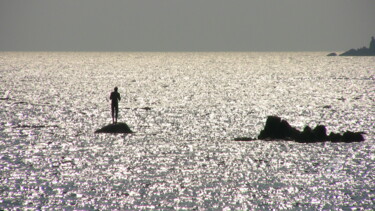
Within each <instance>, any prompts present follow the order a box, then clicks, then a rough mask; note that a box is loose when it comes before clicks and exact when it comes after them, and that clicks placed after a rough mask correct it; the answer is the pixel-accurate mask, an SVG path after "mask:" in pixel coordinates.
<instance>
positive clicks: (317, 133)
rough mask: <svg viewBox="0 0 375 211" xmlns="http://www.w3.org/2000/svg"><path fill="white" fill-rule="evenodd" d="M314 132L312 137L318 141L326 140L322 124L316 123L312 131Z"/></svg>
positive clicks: (325, 132)
mask: <svg viewBox="0 0 375 211" xmlns="http://www.w3.org/2000/svg"><path fill="white" fill-rule="evenodd" d="M312 132H313V134H314V137H315V139H316V140H318V141H325V140H327V129H326V126H324V125H318V126H316V127H315V128H314V130H313V131H312Z"/></svg>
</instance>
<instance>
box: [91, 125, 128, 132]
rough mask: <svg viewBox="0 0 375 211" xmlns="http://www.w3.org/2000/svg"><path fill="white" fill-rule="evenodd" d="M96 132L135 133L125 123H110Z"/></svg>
mask: <svg viewBox="0 0 375 211" xmlns="http://www.w3.org/2000/svg"><path fill="white" fill-rule="evenodd" d="M95 133H133V131H132V130H131V129H130V128H129V126H128V125H127V124H125V123H117V124H109V125H106V126H104V127H102V128H101V129H99V130H96V131H95Z"/></svg>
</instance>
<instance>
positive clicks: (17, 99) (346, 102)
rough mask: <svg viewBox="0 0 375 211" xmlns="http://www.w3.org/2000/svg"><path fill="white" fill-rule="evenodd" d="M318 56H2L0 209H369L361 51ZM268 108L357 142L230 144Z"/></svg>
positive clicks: (369, 95)
mask: <svg viewBox="0 0 375 211" xmlns="http://www.w3.org/2000/svg"><path fill="white" fill-rule="evenodd" d="M326 54H327V52H284V53H281V52H278V53H276V52H275V53H272V52H271V53H246V52H243V53H232V52H217V53H209V52H207V53H203V52H202V53H189V52H186V53H172V52H171V53H157V52H154V53H136V52H133V53H121V52H108V53H104V52H92V53H79V52H77V53H70V52H34V53H28V52H2V53H0V169H1V170H0V209H10V210H14V209H42V210H48V209H67V210H74V209H84V210H94V209H100V210H109V209H119V210H129V209H133V210H142V209H144V210H154V209H158V210H168V209H177V210H180V209H182V210H192V209H198V210H208V209H210V210H211V209H214V210H215V209H217V210H232V209H234V210H259V209H262V210H268V209H295V210H299V209H318V210H323V209H324V210H330V209H334V210H336V209H337V210H340V209H343V210H348V209H359V210H372V209H374V207H375V204H374V203H375V185H374V184H375V183H374V177H375V171H374V169H375V163H374V160H375V156H374V152H375V147H374V140H375V133H374V122H375V109H374V98H375V86H374V82H375V75H374V71H375V70H374V67H375V66H374V64H375V60H374V57H326V56H325V55H326ZM115 86H118V87H119V92H120V94H121V96H122V100H121V101H120V114H119V115H120V116H119V121H120V122H126V123H127V124H128V125H129V126H130V127H131V129H132V130H133V131H135V132H136V133H134V134H131V135H111V134H94V131H95V130H96V129H99V128H100V127H102V126H104V125H106V124H109V123H111V122H112V119H111V114H110V103H109V99H108V98H109V94H110V92H111V91H112V90H113V88H114V87H115ZM146 107H149V108H151V109H150V110H148V109H144V108H146ZM269 115H277V116H280V117H282V118H284V119H286V120H287V121H288V122H289V123H290V124H291V125H292V126H295V127H297V128H298V129H302V128H303V127H304V126H305V125H309V126H311V127H315V126H316V125H317V124H324V125H326V126H327V130H328V131H329V132H344V131H346V130H351V131H363V132H365V133H366V134H365V139H366V140H365V141H364V142H360V143H331V142H325V143H312V144H301V143H296V142H292V141H289V142H288V141H281V140H280V141H260V140H255V141H251V142H238V141H233V139H234V138H236V137H243V136H248V137H256V136H257V135H258V134H259V132H260V131H261V129H262V128H263V126H264V124H265V121H266V118H267V116H269Z"/></svg>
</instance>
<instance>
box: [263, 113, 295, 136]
mask: <svg viewBox="0 0 375 211" xmlns="http://www.w3.org/2000/svg"><path fill="white" fill-rule="evenodd" d="M293 133H295V130H294V129H293V128H292V127H291V126H290V125H289V123H288V122H287V121H285V120H281V118H280V117H277V116H269V117H268V118H267V121H266V126H265V127H264V130H262V131H261V132H260V135H259V137H258V138H259V139H267V138H270V139H287V138H290V137H291V136H292V134H293Z"/></svg>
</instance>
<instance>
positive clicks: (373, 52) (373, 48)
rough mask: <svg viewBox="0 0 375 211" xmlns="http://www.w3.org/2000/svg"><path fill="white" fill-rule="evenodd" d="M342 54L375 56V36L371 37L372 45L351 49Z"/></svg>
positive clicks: (332, 54)
mask: <svg viewBox="0 0 375 211" xmlns="http://www.w3.org/2000/svg"><path fill="white" fill-rule="evenodd" d="M327 56H337V53H330V54H328V55H327ZM340 56H375V38H374V37H371V41H370V46H369V47H368V48H366V47H362V48H358V49H350V50H348V51H346V52H344V53H342V54H340Z"/></svg>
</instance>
